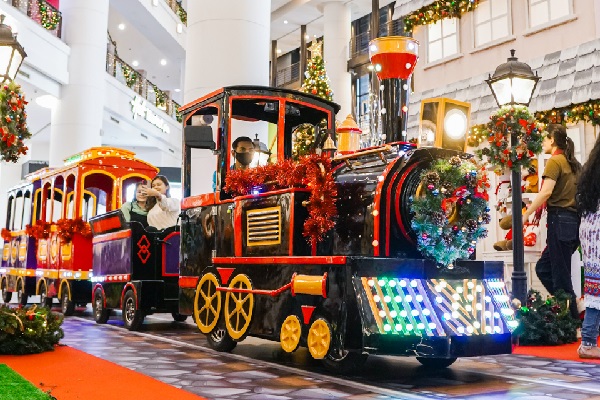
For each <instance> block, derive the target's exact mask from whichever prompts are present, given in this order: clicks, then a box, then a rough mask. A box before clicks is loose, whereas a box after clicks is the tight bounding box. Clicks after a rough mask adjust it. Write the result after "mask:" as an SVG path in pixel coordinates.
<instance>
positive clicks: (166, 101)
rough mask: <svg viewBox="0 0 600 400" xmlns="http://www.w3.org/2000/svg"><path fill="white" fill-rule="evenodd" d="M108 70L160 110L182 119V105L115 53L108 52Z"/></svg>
mask: <svg viewBox="0 0 600 400" xmlns="http://www.w3.org/2000/svg"><path fill="white" fill-rule="evenodd" d="M106 72H108V73H109V74H111V75H112V76H114V77H115V78H117V80H118V81H119V82H121V83H123V84H125V85H126V86H127V87H129V88H130V89H131V90H133V91H134V92H136V93H137V94H139V95H140V96H142V97H143V98H145V99H146V100H148V101H149V102H150V103H152V104H154V105H155V106H156V108H158V109H159V110H162V111H164V112H165V113H166V114H168V115H170V116H171V117H173V118H175V119H176V120H177V121H179V122H181V121H182V117H181V114H180V113H179V111H177V110H178V109H179V107H180V105H179V104H177V103H176V102H175V101H173V100H171V99H170V98H169V96H168V94H167V92H165V91H162V90H160V89H159V88H158V87H157V86H156V85H155V84H154V83H152V82H150V81H149V80H148V79H146V78H144V77H143V76H142V75H141V74H140V73H139V72H137V71H136V70H135V69H134V68H133V67H132V66H130V65H129V64H127V63H126V62H125V61H123V60H121V59H120V58H119V57H117V56H115V55H114V54H110V53H107V54H106Z"/></svg>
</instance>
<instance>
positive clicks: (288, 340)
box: [279, 315, 302, 353]
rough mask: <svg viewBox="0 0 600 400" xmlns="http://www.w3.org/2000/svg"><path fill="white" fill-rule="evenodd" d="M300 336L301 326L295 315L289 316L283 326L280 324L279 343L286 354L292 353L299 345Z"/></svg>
mask: <svg viewBox="0 0 600 400" xmlns="http://www.w3.org/2000/svg"><path fill="white" fill-rule="evenodd" d="M301 334H302V325H300V320H299V319H298V317H296V316H295V315H289V316H288V317H287V318H286V319H285V321H283V324H281V333H280V334H279V341H280V342H281V348H282V349H283V350H284V351H286V352H287V353H292V352H293V351H295V350H296V349H297V348H298V345H299V344H300V335H301Z"/></svg>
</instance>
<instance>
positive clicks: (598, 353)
mask: <svg viewBox="0 0 600 400" xmlns="http://www.w3.org/2000/svg"><path fill="white" fill-rule="evenodd" d="M577 353H579V358H597V359H600V349H599V348H598V346H584V345H580V346H579V348H578V349H577Z"/></svg>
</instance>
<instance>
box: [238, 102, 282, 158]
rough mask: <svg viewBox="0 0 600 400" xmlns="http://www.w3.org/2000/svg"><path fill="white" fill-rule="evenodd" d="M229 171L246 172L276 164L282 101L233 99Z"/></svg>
mask: <svg viewBox="0 0 600 400" xmlns="http://www.w3.org/2000/svg"><path fill="white" fill-rule="evenodd" d="M231 108H232V112H231V115H232V116H231V138H230V139H231V147H232V148H231V149H229V153H230V155H229V168H230V169H246V168H253V167H256V166H259V165H266V164H271V163H275V162H277V121H278V120H279V102H278V101H266V100H263V99H234V100H233V101H232V105H231Z"/></svg>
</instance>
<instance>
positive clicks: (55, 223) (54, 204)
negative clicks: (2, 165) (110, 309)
mask: <svg viewBox="0 0 600 400" xmlns="http://www.w3.org/2000/svg"><path fill="white" fill-rule="evenodd" d="M157 171H158V170H157V168H155V167H154V166H152V165H150V164H148V163H146V162H144V161H142V160H139V159H136V158H135V154H134V153H132V152H130V151H127V150H122V149H116V148H109V147H97V148H91V149H89V150H86V151H84V152H82V153H79V154H76V155H74V156H72V157H70V158H68V159H66V160H65V165H64V166H63V167H60V168H56V169H43V170H40V171H37V172H35V173H34V174H31V175H29V176H28V177H27V182H26V183H24V184H23V185H22V186H20V187H17V188H15V189H12V190H11V191H9V207H8V213H7V225H6V228H5V230H4V231H3V232H5V233H6V232H10V236H11V238H10V239H9V240H5V243H4V253H6V254H7V257H3V261H2V275H0V284H1V285H2V294H3V300H4V301H5V302H8V301H10V298H11V296H12V293H13V292H17V293H18V294H19V296H20V298H19V301H20V302H21V303H22V304H25V303H26V302H27V297H28V296H30V295H40V303H41V304H42V305H46V306H49V305H51V304H52V299H54V298H57V299H58V300H59V301H60V304H61V308H62V311H63V313H65V314H66V315H70V314H72V313H73V311H74V308H75V305H76V304H79V305H85V304H87V303H88V302H89V300H90V293H91V288H92V287H91V282H90V279H89V278H90V276H91V270H92V239H91V235H90V234H89V233H88V232H87V221H88V220H89V219H90V218H92V217H93V216H95V215H98V214H103V213H105V212H108V211H111V210H115V209H118V208H119V207H120V206H121V203H122V201H123V199H124V198H125V195H126V191H127V190H128V188H129V190H132V189H133V187H134V186H135V183H137V182H138V181H140V180H150V179H152V178H153V177H154V176H155V175H156V173H157ZM11 199H14V200H11ZM27 226H29V228H27ZM6 237H7V239H8V234H6ZM13 252H16V254H18V257H12V256H11V253H13Z"/></svg>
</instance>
